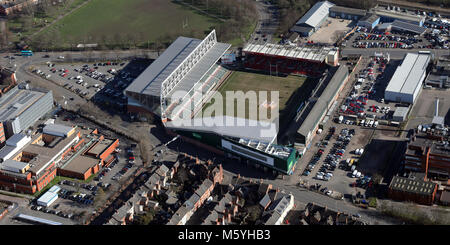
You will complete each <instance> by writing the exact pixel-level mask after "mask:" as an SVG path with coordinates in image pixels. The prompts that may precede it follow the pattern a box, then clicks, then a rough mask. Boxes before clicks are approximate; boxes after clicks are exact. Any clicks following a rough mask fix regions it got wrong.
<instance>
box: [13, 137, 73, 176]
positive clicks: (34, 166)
mask: <svg viewBox="0 0 450 245" xmlns="http://www.w3.org/2000/svg"><path fill="white" fill-rule="evenodd" d="M42 136H43V134H37V135H35V136H34V137H33V138H32V140H31V142H29V143H28V144H27V145H25V147H23V148H22V149H21V150H20V151H19V152H18V153H16V154H14V156H12V157H11V159H20V158H21V153H22V152H27V153H28V155H34V157H33V158H32V159H31V160H30V161H29V162H28V163H29V164H30V166H31V167H30V171H31V172H33V173H35V174H36V175H39V173H40V172H41V171H42V170H44V169H45V168H46V167H47V166H48V165H49V164H51V163H52V161H53V160H54V159H56V158H57V157H58V156H59V155H60V154H61V153H62V151H63V150H64V149H67V148H69V147H70V146H71V145H72V143H74V142H75V141H77V139H78V134H76V133H74V134H72V135H70V136H69V137H65V138H63V137H57V136H54V137H55V138H54V139H53V140H52V142H51V143H49V145H45V144H44V143H43V142H42ZM39 142H41V143H39Z"/></svg>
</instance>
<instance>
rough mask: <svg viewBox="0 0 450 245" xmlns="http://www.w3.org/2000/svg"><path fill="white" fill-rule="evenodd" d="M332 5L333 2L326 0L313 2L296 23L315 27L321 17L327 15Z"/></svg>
mask: <svg viewBox="0 0 450 245" xmlns="http://www.w3.org/2000/svg"><path fill="white" fill-rule="evenodd" d="M334 5H335V4H334V3H330V2H328V1H323V2H318V3H316V4H314V6H312V8H310V9H309V10H308V12H306V14H305V15H303V17H302V18H300V20H298V21H297V24H296V25H301V24H306V25H309V26H311V27H314V28H316V27H317V26H318V25H319V24H320V22H321V21H322V20H323V18H326V17H327V16H328V14H329V10H330V8H331V7H333V6H334Z"/></svg>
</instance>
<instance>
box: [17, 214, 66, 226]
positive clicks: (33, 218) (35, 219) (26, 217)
mask: <svg viewBox="0 0 450 245" xmlns="http://www.w3.org/2000/svg"><path fill="white" fill-rule="evenodd" d="M16 218H18V219H25V220H29V221H33V222H38V223H41V224H45V225H62V223H60V222H56V221H52V220H48V219H43V218H38V217H34V216H30V215H26V214H18V215H17V216H16Z"/></svg>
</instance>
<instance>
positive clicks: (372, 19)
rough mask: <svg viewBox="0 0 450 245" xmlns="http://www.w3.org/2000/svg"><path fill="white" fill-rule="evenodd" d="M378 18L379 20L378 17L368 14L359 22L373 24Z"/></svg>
mask: <svg viewBox="0 0 450 245" xmlns="http://www.w3.org/2000/svg"><path fill="white" fill-rule="evenodd" d="M379 18H380V16H378V15H376V14H370V13H368V14H366V15H365V16H364V17H362V18H361V19H360V20H359V21H366V22H369V23H373V22H375V21H376V20H377V19H379Z"/></svg>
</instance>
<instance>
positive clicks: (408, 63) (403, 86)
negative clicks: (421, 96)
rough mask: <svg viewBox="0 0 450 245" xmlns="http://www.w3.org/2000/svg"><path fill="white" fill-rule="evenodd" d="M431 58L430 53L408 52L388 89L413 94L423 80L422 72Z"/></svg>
mask: <svg viewBox="0 0 450 245" xmlns="http://www.w3.org/2000/svg"><path fill="white" fill-rule="evenodd" d="M430 59H431V57H430V55H428V54H420V53H419V54H416V53H408V54H407V55H406V57H405V59H404V60H403V62H402V64H401V65H400V66H398V67H397V70H395V73H394V75H393V76H392V78H391V80H390V82H389V84H388V86H387V88H386V91H390V92H396V93H405V94H412V93H413V92H414V90H415V89H416V88H417V86H418V84H419V83H420V82H421V77H422V74H423V73H424V72H425V70H426V68H427V65H428V63H429V62H430Z"/></svg>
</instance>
